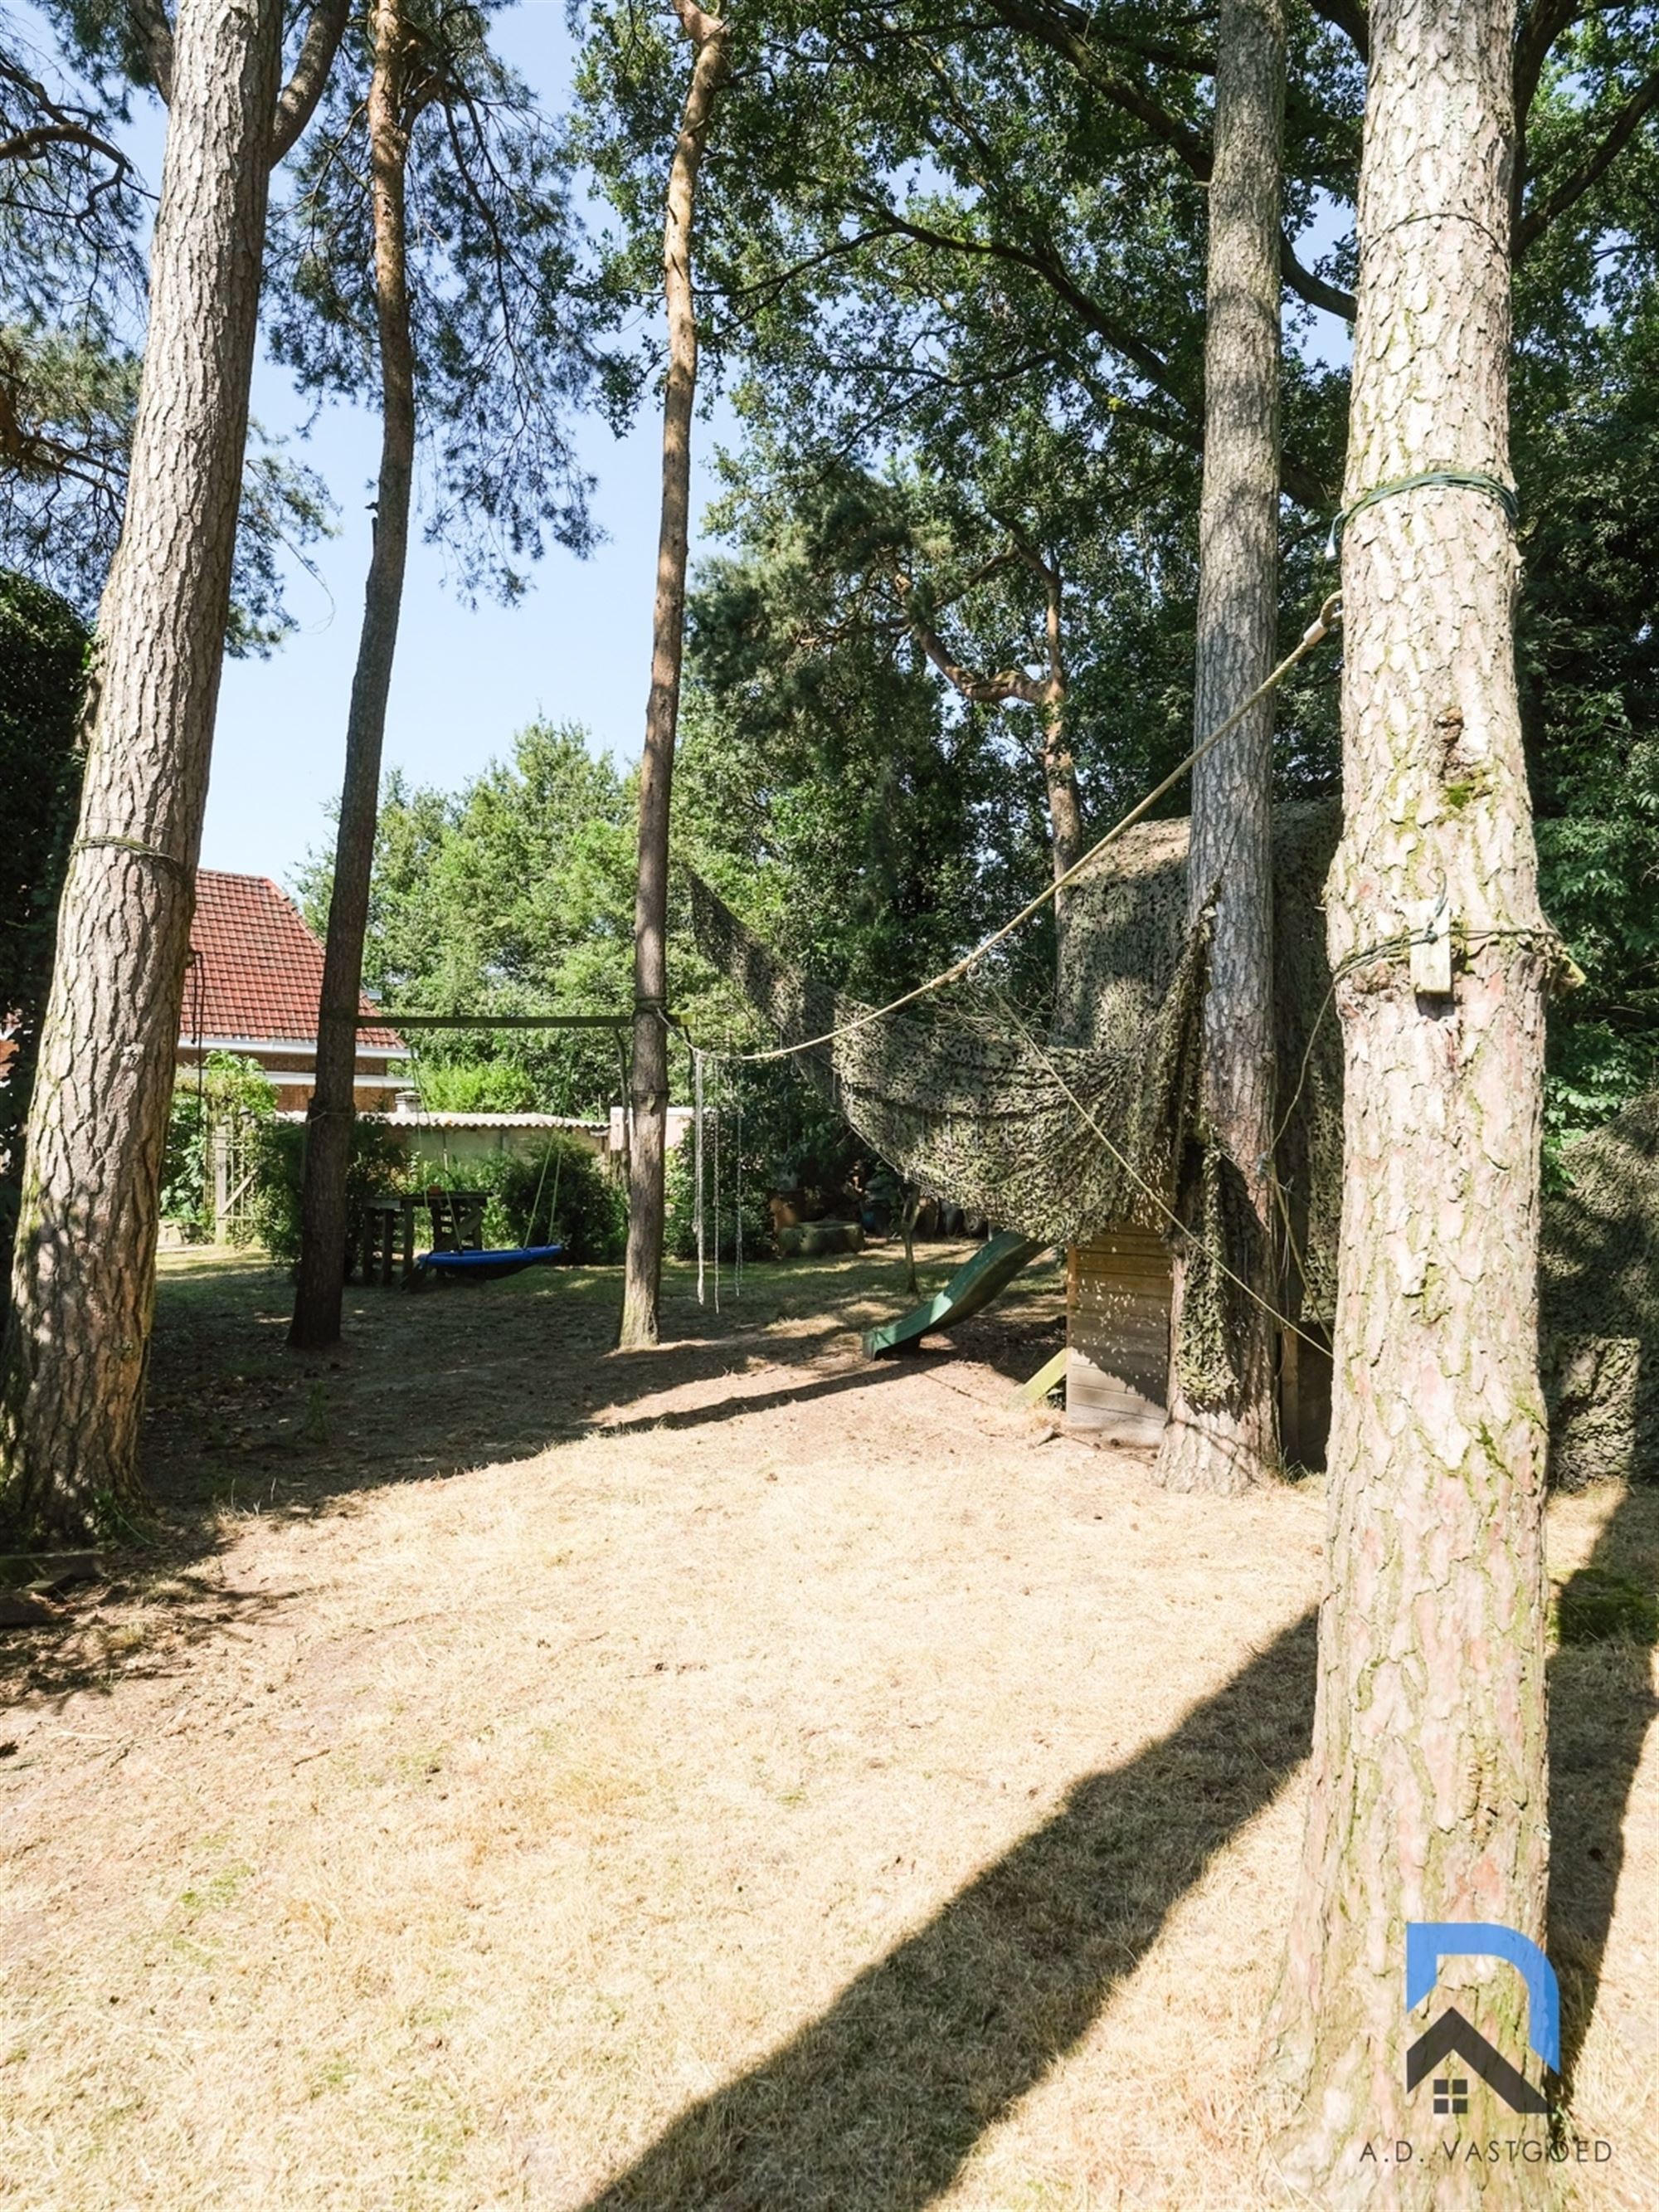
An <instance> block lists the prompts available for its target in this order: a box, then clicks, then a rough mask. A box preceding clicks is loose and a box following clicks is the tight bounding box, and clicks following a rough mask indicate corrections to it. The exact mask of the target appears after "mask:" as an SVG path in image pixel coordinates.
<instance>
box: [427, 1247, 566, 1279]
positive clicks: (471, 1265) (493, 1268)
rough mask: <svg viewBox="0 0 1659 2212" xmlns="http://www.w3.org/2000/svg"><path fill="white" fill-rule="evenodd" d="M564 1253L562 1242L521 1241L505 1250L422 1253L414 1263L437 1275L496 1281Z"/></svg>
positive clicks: (555, 1258) (560, 1257)
mask: <svg viewBox="0 0 1659 2212" xmlns="http://www.w3.org/2000/svg"><path fill="white" fill-rule="evenodd" d="M563 1256H564V1247H563V1245H562V1244H520V1245H518V1246H516V1247H515V1248H514V1249H512V1250H510V1251H505V1252H422V1255H421V1256H420V1258H419V1259H418V1260H417V1261H416V1262H415V1264H416V1267H425V1268H429V1269H430V1270H431V1272H432V1273H434V1274H444V1275H462V1276H466V1277H470V1278H471V1280H473V1281H474V1282H481V1283H493V1282H495V1281H496V1280H497V1279H498V1278H499V1277H501V1276H502V1275H516V1274H517V1273H518V1272H519V1270H520V1267H547V1266H548V1265H549V1264H550V1262H551V1261H555V1260H558V1259H562V1257H563Z"/></svg>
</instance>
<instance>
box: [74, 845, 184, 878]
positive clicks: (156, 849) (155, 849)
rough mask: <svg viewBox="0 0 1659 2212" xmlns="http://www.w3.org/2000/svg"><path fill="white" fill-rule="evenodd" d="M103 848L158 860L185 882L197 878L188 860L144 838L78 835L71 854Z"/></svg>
mask: <svg viewBox="0 0 1659 2212" xmlns="http://www.w3.org/2000/svg"><path fill="white" fill-rule="evenodd" d="M103 849H107V850H110V851H112V852H117V853H130V854H131V855H132V857H133V858H134V860H155V861H158V862H159V863H160V865H161V866H162V867H164V868H170V869H171V870H172V871H173V874H174V875H176V876H177V877H178V878H179V880H180V881H181V882H183V883H185V884H193V883H194V882H195V880H196V871H195V870H194V869H193V868H192V867H191V865H190V863H189V861H188V860H180V859H179V855H178V854H176V853H164V852H163V851H162V850H161V847H160V846H159V845H146V844H145V843H144V842H143V840H142V838H138V837H117V836H90V837H77V838H76V841H75V842H74V843H73V844H72V845H71V846H70V853H71V854H75V853H90V852H94V851H98V850H103Z"/></svg>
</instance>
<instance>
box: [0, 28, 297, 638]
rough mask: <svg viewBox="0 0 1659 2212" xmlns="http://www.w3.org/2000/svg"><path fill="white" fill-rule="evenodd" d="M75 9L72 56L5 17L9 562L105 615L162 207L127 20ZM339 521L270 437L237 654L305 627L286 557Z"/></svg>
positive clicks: (236, 631) (248, 545) (1, 105)
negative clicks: (123, 122) (134, 137)
mask: <svg viewBox="0 0 1659 2212" xmlns="http://www.w3.org/2000/svg"><path fill="white" fill-rule="evenodd" d="M58 13H59V15H60V17H61V19H62V20H63V21H64V26H65V31H66V47H67V51H65V52H41V51H40V49H39V46H38V44H37V43H35V42H32V41H31V40H30V39H29V38H28V36H27V33H26V32H25V29H24V28H23V27H22V26H21V25H20V24H19V23H17V22H15V21H13V20H12V19H11V18H9V17H7V16H5V15H0V559H3V560H4V561H5V562H8V563H9V565H11V566H12V567H14V568H18V569H21V571H23V572H24V573H26V574H29V575H32V576H33V577H35V578H36V579H37V580H40V581H41V582H43V583H45V584H47V585H49V586H51V587H52V589H53V590H55V591H57V592H61V593H62V594H63V595H64V597H65V598H66V599H69V600H70V602H71V603H72V604H73V605H75V607H76V609H77V610H78V611H79V612H80V613H81V614H82V616H83V617H87V618H88V619H90V617H91V615H92V612H93V610H94V607H95V606H96V605H97V601H98V597H99V594H100V592H101V591H102V589H103V582H104V576H105V573H106V570H107V568H108V567H109V562H110V556H112V553H113V551H114V550H115V541H116V538H117V537H118V534H119V531H120V526H121V515H122V511H123V508H124V507H125V501H126V472H127V452H128V447H129V445H130V443H131V435H132V424H133V411H134V409H135V407H136V405H137V397H138V370H139V363H140V352H141V349H142V344H143V325H144V314H145V306H146V299H145V292H146V269H145V261H144V255H143V250H142V238H143V229H144V225H145V220H146V210H145V200H146V197H147V194H146V190H145V185H144V181H143V179H142V178H141V177H140V176H139V174H138V173H137V170H136V169H135V168H134V167H133V164H132V162H131V159H130V157H129V156H128V155H127V154H126V153H125V151H124V150H123V149H121V147H120V146H119V145H118V143H116V140H115V138H114V137H112V131H114V129H115V127H116V125H118V122H119V120H120V119H121V118H122V117H123V116H124V115H125V112H126V100H127V94H128V92H129V91H130V88H131V82H132V80H131V77H130V76H129V75H128V74H127V70H128V69H129V67H130V68H131V69H132V70H139V71H140V80H141V81H142V79H143V64H141V62H140V61H139V60H138V58H137V49H136V48H135V47H133V46H132V43H131V36H130V29H131V27H130V24H129V23H128V22H127V20H126V11H125V9H121V10H112V11H109V12H108V15H107V20H106V19H105V17H104V16H103V15H100V14H99V13H98V12H97V11H96V10H93V9H83V10H77V11H73V12H70V11H58ZM117 17H119V18H120V21H119V22H118V21H117V20H116V19H117ZM88 65H89V66H90V68H91V70H92V73H93V76H94V79H95V80H96V81H95V82H91V83H88V82H86V81H85V72H86V68H87V66H88ZM331 513H332V510H331V507H330V505H329V501H328V498H327V495H326V493H325V490H324V488H323V485H322V482H321V479H320V478H319V477H317V476H316V475H315V473H314V472H313V471H311V470H309V469H307V468H304V467H303V466H301V465H298V464H296V463H295V461H294V460H293V459H291V458H290V457H289V455H288V454H286V453H284V451H283V447H282V444H281V441H272V440H270V439H268V438H266V437H264V435H263V434H262V433H260V432H259V431H258V428H257V427H256V428H255V429H254V431H253V433H252V439H251V442H250V450H249V453H248V458H247V464H246V471H245V477H244V484H243V496H242V513H241V519H240V529H239V532H238V538H237V554H236V570H235V580H234V586H233V592H232V608H231V619H230V627H229V631H228V637H227V640H226V642H227V645H228V649H229V650H230V651H231V652H232V653H264V652H268V651H269V650H270V647H271V646H272V645H274V644H275V643H276V641H278V640H279V639H280V638H281V637H282V636H283V635H284V634H285V633H286V632H287V631H288V630H289V629H292V628H293V619H292V617H291V616H290V615H289V612H288V611H287V609H286V607H285V606H284V605H283V593H282V580H281V567H280V556H281V553H282V550H283V548H284V547H287V548H289V550H293V551H295V552H299V553H301V556H303V549H304V547H305V546H307V544H312V543H313V542H314V541H315V539H316V538H319V536H322V535H325V534H326V533H327V532H328V530H329V529H330V527H331Z"/></svg>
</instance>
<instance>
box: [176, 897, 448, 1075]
mask: <svg viewBox="0 0 1659 2212" xmlns="http://www.w3.org/2000/svg"><path fill="white" fill-rule="evenodd" d="M322 990H323V948H322V945H321V943H320V942H319V939H317V938H316V937H314V936H313V934H312V933H311V931H310V930H309V929H308V928H307V927H306V923H305V920H304V918H303V916H302V915H301V912H300V909H299V908H298V907H297V906H295V903H294V902H293V900H292V899H291V898H289V896H288V894H287V892H286V891H283V890H278V888H277V887H276V884H273V883H272V882H271V881H270V878H269V877H267V876H233V875H227V874H225V873H223V872H222V871H220V870H219V869H216V868H202V869H198V870H197V877H196V918H195V920H194V921H193V922H192V923H191V931H190V968H189V971H188V973H187V974H186V975H185V1004H184V1011H183V1013H182V1015H181V1016H180V1018H179V1067H180V1068H181V1069H183V1068H187V1067H194V1066H197V1063H198V1062H199V1061H200V1060H202V1059H203V1058H204V1057H205V1055H206V1054H209V1053H211V1052H233V1053H235V1054H238V1055H239V1056H240V1058H242V1059H244V1060H257V1061H258V1064H259V1066H261V1067H262V1068H264V1071H265V1073H266V1074H267V1075H268V1076H269V1077H270V1080H271V1081H272V1083H273V1084H275V1085H276V1104H277V1109H278V1110H279V1112H282V1113H288V1114H294V1113H303V1112H304V1111H305V1109H306V1108H307V1106H308V1105H309V1104H310V1103H311V1091H312V1085H313V1082H314V1080H315V1078H316V1069H317V1010H318V1007H319V1004H320V1002H321V999H322ZM358 1010H359V1012H362V1013H364V1014H372V1013H373V1012H374V1007H373V1006H371V1005H370V1003H369V1001H368V1000H367V999H360V1000H358ZM408 1051H409V1048H408V1047H407V1046H406V1045H405V1044H404V1041H403V1039H402V1038H401V1037H400V1036H398V1032H397V1031H396V1030H393V1029H388V1028H386V1026H385V1025H384V1024H373V1025H371V1026H368V1027H366V1028H363V1029H360V1030H358V1032H357V1066H356V1101H357V1106H358V1109H359V1110H360V1111H361V1112H362V1113H367V1114H385V1113H388V1112H390V1111H391V1109H392V1105H393V1103H394V1101H395V1097H396V1094H397V1092H398V1090H399V1089H400V1088H401V1087H402V1085H404V1082H406V1081H407V1077H405V1076H403V1075H394V1074H393V1073H392V1068H393V1066H394V1065H396V1064H397V1063H398V1062H401V1061H403V1060H405V1059H406V1058H407V1057H408Z"/></svg>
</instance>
